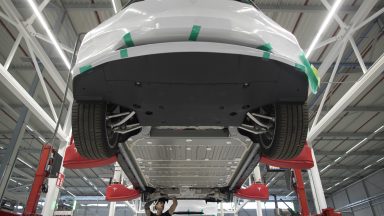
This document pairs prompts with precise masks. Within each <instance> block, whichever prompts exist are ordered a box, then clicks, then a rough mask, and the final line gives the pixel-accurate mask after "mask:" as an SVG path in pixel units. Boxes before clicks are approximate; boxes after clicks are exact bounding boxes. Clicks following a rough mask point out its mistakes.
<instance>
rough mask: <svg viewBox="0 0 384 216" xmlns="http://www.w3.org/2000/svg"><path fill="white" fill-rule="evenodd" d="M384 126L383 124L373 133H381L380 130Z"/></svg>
mask: <svg viewBox="0 0 384 216" xmlns="http://www.w3.org/2000/svg"><path fill="white" fill-rule="evenodd" d="M383 128H384V125H382V126H381V127H379V128H377V130H375V132H373V133H379V131H380V130H381V129H383Z"/></svg>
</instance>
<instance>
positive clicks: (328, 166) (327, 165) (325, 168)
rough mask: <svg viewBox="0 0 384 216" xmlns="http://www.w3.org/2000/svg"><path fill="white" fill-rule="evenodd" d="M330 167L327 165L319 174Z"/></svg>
mask: <svg viewBox="0 0 384 216" xmlns="http://www.w3.org/2000/svg"><path fill="white" fill-rule="evenodd" d="M330 166H331V164H328V165H327V166H326V167H324V168H323V169H322V170H320V172H323V171H325V170H326V169H328V168H329V167H330Z"/></svg>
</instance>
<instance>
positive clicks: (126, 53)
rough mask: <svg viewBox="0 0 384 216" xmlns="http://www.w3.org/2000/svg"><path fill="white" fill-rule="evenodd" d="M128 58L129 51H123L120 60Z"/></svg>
mask: <svg viewBox="0 0 384 216" xmlns="http://www.w3.org/2000/svg"><path fill="white" fill-rule="evenodd" d="M127 57H128V49H121V50H120V58H127Z"/></svg>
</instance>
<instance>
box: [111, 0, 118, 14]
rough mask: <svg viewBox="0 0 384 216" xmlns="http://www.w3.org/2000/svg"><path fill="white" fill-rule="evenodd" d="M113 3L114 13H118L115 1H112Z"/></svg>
mask: <svg viewBox="0 0 384 216" xmlns="http://www.w3.org/2000/svg"><path fill="white" fill-rule="evenodd" d="M111 2H112V7H113V11H115V13H117V8H116V4H115V1H114V0H111Z"/></svg>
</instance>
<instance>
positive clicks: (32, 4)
mask: <svg viewBox="0 0 384 216" xmlns="http://www.w3.org/2000/svg"><path fill="white" fill-rule="evenodd" d="M27 1H28V3H29V5H30V6H31V8H32V10H33V12H34V13H35V15H36V17H37V19H38V20H39V21H40V23H41V25H42V26H43V28H44V30H45V32H46V33H47V35H48V37H49V39H51V42H52V44H53V46H54V47H55V48H56V50H57V52H58V53H59V55H60V57H61V58H62V59H63V61H64V64H65V66H67V68H68V70H69V69H71V64H70V63H69V61H68V59H67V56H66V55H65V54H64V52H63V50H62V49H61V47H60V46H59V43H58V42H57V40H56V38H55V36H54V35H53V33H52V31H51V29H50V28H49V26H48V23H47V22H46V21H45V19H44V17H43V15H42V14H41V12H40V11H39V9H38V8H37V6H36V4H35V2H34V1H33V0H27Z"/></svg>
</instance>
